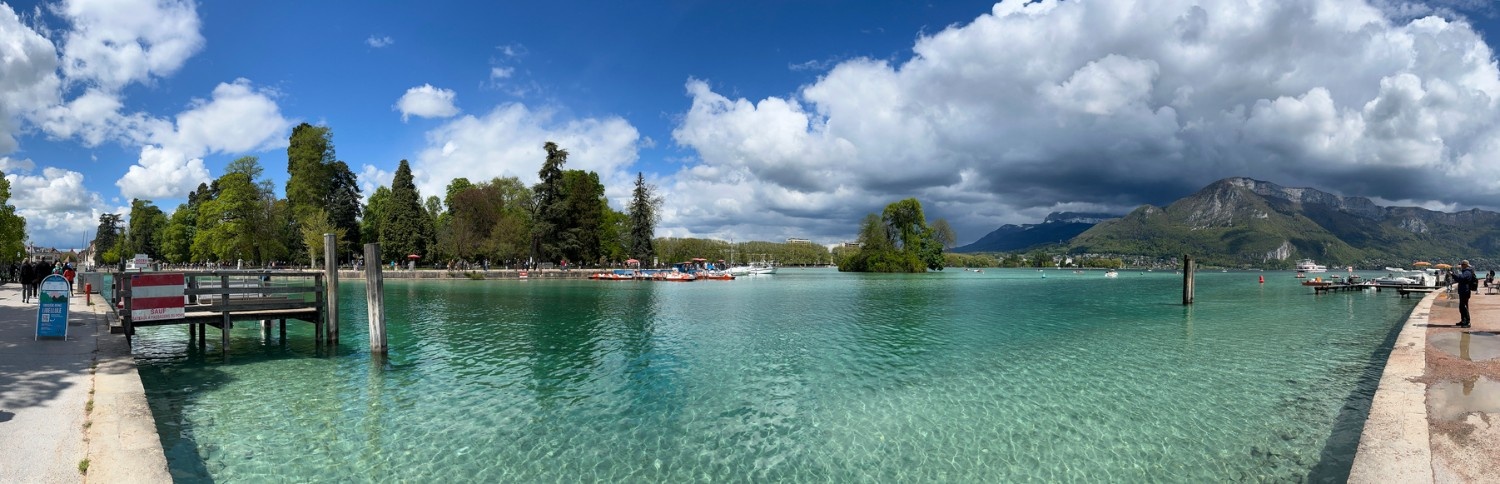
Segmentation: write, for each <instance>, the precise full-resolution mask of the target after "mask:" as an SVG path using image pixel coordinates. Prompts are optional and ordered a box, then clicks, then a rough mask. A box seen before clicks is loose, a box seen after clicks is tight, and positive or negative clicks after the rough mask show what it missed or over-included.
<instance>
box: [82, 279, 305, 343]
mask: <svg viewBox="0 0 1500 484" xmlns="http://www.w3.org/2000/svg"><path fill="white" fill-rule="evenodd" d="M147 274H151V273H147ZM181 274H182V275H183V280H184V286H183V290H182V296H183V297H184V304H183V308H182V316H181V317H171V318H165V319H156V318H152V319H149V320H142V318H136V317H132V315H133V314H136V312H135V311H134V309H135V307H134V304H133V303H134V302H135V298H133V297H132V289H133V288H132V287H131V285H132V284H131V281H132V278H131V276H132V275H133V274H131V273H117V274H115V275H114V276H115V283H114V288H113V289H114V297H113V298H110V300H112V301H115V302H116V303H117V304H118V305H117V306H116V311H115V312H114V314H115V317H114V318H113V319H112V322H111V323H112V324H111V325H110V332H112V333H122V334H124V335H126V337H127V338H128V337H130V336H131V335H134V334H135V329H136V328H139V327H147V326H163V325H173V324H186V325H188V337H189V338H191V339H196V340H197V343H198V346H199V347H200V348H204V347H206V339H207V335H206V333H207V329H208V327H209V326H212V327H215V328H219V345H220V350H221V351H228V347H229V330H230V329H232V328H234V323H235V322H237V321H259V322H260V323H261V328H262V331H264V332H266V333H269V332H270V327H271V324H272V322H273V321H275V322H278V323H279V325H280V335H281V337H282V338H283V339H285V338H286V322H287V320H297V321H303V322H306V323H310V324H312V325H313V328H314V331H313V334H314V339H315V340H316V341H317V342H318V343H319V344H322V343H323V342H324V340H325V337H324V335H325V334H327V333H328V328H327V321H328V318H327V317H326V316H327V314H326V312H327V307H328V304H327V300H326V293H325V289H326V286H325V281H324V274H323V273H320V272H291V271H207V272H182V273H181Z"/></svg>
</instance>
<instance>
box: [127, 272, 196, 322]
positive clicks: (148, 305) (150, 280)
mask: <svg viewBox="0 0 1500 484" xmlns="http://www.w3.org/2000/svg"><path fill="white" fill-rule="evenodd" d="M184 287H185V284H183V276H182V274H180V273H178V274H133V275H131V276H130V319H131V320H132V321H159V320H163V319H182V316H183V303H184V301H185V300H186V298H184V297H183V288H184Z"/></svg>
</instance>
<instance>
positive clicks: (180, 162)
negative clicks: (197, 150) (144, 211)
mask: <svg viewBox="0 0 1500 484" xmlns="http://www.w3.org/2000/svg"><path fill="white" fill-rule="evenodd" d="M208 179H209V177H208V169H207V168H204V166H203V158H201V157H189V155H188V154H186V153H183V152H182V151H179V150H176V149H173V148H167V147H161V146H155V145H146V146H144V147H142V148H141V157H140V159H139V160H138V161H136V164H135V165H132V166H131V167H130V170H129V171H127V172H126V173H125V176H124V177H121V178H120V180H119V181H117V182H115V185H116V186H118V187H120V196H121V197H124V198H125V199H131V198H140V199H146V200H150V199H156V198H169V197H181V196H183V195H185V194H187V193H189V192H192V191H193V189H194V188H197V187H198V184H199V183H204V182H207V181H208Z"/></svg>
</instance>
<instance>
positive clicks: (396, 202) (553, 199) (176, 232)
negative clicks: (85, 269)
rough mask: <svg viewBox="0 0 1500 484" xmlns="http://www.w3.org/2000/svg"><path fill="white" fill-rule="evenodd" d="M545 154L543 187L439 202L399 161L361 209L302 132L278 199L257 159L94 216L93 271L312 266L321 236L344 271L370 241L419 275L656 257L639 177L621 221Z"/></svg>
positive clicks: (651, 208)
mask: <svg viewBox="0 0 1500 484" xmlns="http://www.w3.org/2000/svg"><path fill="white" fill-rule="evenodd" d="M542 148H543V151H544V152H545V153H546V158H545V159H544V161H543V163H542V166H541V169H540V170H539V172H538V175H539V178H540V181H539V182H538V183H537V184H535V185H533V186H530V187H528V186H526V185H525V184H524V183H522V182H521V181H520V180H519V179H518V178H515V177H497V178H493V179H490V180H485V181H479V182H472V181H470V180H468V179H467V178H458V179H454V180H452V181H451V182H450V183H449V184H448V186H447V187H446V190H445V192H444V193H443V194H442V195H443V196H442V197H438V196H437V195H430V196H427V197H425V198H424V197H423V196H422V194H421V193H420V192H419V191H418V190H417V187H416V185H415V183H414V182H413V178H412V172H411V166H410V165H409V163H408V162H407V161H406V160H401V161H400V163H399V165H398V167H397V168H396V173H395V176H394V178H393V180H392V182H391V184H390V185H389V186H381V187H378V188H376V189H375V191H374V193H371V194H370V197H369V199H368V201H366V202H363V203H362V202H361V191H360V188H359V186H358V184H357V179H356V178H355V176H354V173H353V172H352V171H350V170H349V166H348V164H347V163H345V162H344V161H341V160H338V159H337V157H336V153H335V150H334V146H333V137H332V132H331V130H330V129H329V128H328V127H326V126H313V125H310V124H307V123H302V124H301V125H298V126H297V127H296V128H293V130H292V135H291V139H290V140H289V144H288V147H287V173H288V175H289V176H288V178H287V182H286V186H285V194H286V197H285V198H278V197H277V196H276V193H275V188H276V187H275V185H274V184H273V183H272V182H271V181H270V180H268V179H266V178H265V177H264V176H263V169H262V168H261V166H260V162H259V159H257V158H256V157H253V156H247V157H242V158H240V159H237V160H235V161H233V162H231V163H230V164H229V166H228V167H227V168H226V169H225V173H224V175H222V176H220V177H219V178H217V179H215V180H213V181H212V182H211V183H204V184H200V185H199V186H198V187H197V189H195V190H194V191H193V192H192V193H190V194H189V195H188V199H187V201H186V202H184V203H183V204H181V205H179V206H178V207H177V209H176V210H175V211H173V212H172V214H171V216H167V215H166V214H165V212H163V211H162V210H161V209H160V208H159V207H156V206H155V205H154V204H153V203H152V202H151V201H148V200H140V199H135V200H131V207H130V217H129V222H128V224H126V223H124V222H123V221H122V220H121V216H120V215H119V214H104V215H101V216H100V218H99V229H98V231H97V232H96V234H97V235H96V237H95V239H94V247H95V262H96V263H98V264H117V263H120V262H121V261H122V260H124V259H126V258H129V257H130V256H131V255H133V254H146V255H147V256H150V257H151V258H152V259H153V260H159V261H166V262H170V263H236V262H241V261H242V262H244V263H246V264H250V265H252V266H263V265H268V264H271V263H275V262H281V263H292V264H301V262H303V261H305V262H306V263H307V265H309V266H317V265H319V264H320V261H321V259H322V256H323V234H327V233H331V234H334V240H335V243H336V244H337V245H336V249H337V250H336V253H337V254H339V258H340V259H341V261H342V262H348V261H351V260H355V259H357V258H359V257H360V254H361V253H362V251H361V250H360V247H361V246H362V245H363V244H364V243H367V242H379V243H380V244H381V252H382V255H383V257H385V258H386V261H394V260H403V261H404V260H407V258H408V257H409V256H416V258H419V259H421V261H422V264H423V265H424V266H425V265H432V264H441V263H444V262H467V263H470V264H471V266H472V265H477V264H481V263H488V264H492V265H497V266H500V265H511V266H516V265H522V264H528V263H534V262H536V263H539V262H553V263H558V262H562V261H570V262H571V263H573V264H601V265H602V264H604V263H607V262H609V261H623V260H624V259H626V258H635V259H639V260H643V261H644V260H651V259H652V258H653V257H655V256H656V250H655V248H654V244H655V240H654V238H653V234H654V232H655V225H656V223H657V222H658V217H657V213H658V212H659V210H660V206H661V203H662V200H661V198H660V197H659V196H658V195H656V189H655V187H652V186H650V185H647V184H646V182H645V177H644V175H643V174H639V173H638V174H637V175H636V181H635V190H634V192H633V196H632V200H631V202H630V204H629V206H628V207H627V210H626V212H623V213H622V212H618V211H616V210H614V209H613V208H611V207H610V206H609V203H608V201H607V200H606V199H605V197H604V185H603V184H602V183H601V182H600V181H599V175H598V174H597V173H594V172H592V171H583V170H569V169H565V165H566V163H567V158H568V152H567V150H565V149H562V148H561V147H559V146H558V145H557V144H556V143H553V142H550V141H549V142H547V143H546V144H544V145H543V147H542ZM0 188H4V187H3V186H0ZM6 194H7V193H5V192H4V190H0V195H6ZM3 200H4V199H3V198H0V202H3ZM3 215H4V214H3V213H0V237H3V236H4V235H5V233H4V229H5V228H6V227H5V225H4V220H3ZM0 242H3V240H0ZM3 247H4V246H3V245H0V249H3ZM370 262H373V261H370ZM382 262H385V261H382Z"/></svg>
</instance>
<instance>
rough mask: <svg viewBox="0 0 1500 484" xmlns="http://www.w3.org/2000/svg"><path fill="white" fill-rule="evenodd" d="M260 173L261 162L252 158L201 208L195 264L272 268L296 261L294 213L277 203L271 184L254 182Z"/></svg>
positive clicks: (213, 189) (222, 180)
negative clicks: (245, 264) (293, 258)
mask: <svg viewBox="0 0 1500 484" xmlns="http://www.w3.org/2000/svg"><path fill="white" fill-rule="evenodd" d="M260 173H262V170H261V168H260V163H259V161H258V160H257V159H256V158H255V157H254V156H246V157H242V158H239V159H237V160H234V161H233V162H231V163H230V164H229V169H227V170H226V173H224V175H223V176H220V177H219V178H218V179H217V180H214V183H213V185H211V186H210V187H209V199H208V200H204V201H202V202H201V203H200V204H199V206H198V214H197V219H198V229H197V231H196V232H195V233H194V234H193V244H192V250H191V252H192V259H193V260H200V261H210V260H219V261H237V260H245V261H247V262H251V263H266V262H270V261H274V260H284V259H285V258H286V257H287V256H288V255H290V254H289V252H288V243H287V241H288V240H291V239H292V238H294V237H295V234H293V233H291V232H290V229H291V210H290V208H289V207H288V205H287V203H286V201H285V200H279V199H277V198H276V197H275V195H274V192H273V191H272V188H273V187H272V186H271V183H270V181H268V180H256V179H254V178H252V177H253V176H258V175H259V174H260Z"/></svg>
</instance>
